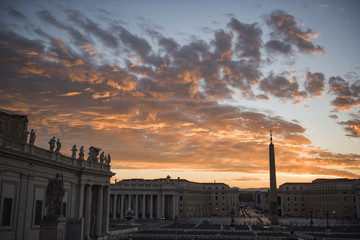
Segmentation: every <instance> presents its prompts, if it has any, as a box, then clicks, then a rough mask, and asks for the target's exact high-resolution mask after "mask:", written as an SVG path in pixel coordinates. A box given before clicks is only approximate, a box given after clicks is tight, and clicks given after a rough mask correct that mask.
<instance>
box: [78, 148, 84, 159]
mask: <svg viewBox="0 0 360 240" xmlns="http://www.w3.org/2000/svg"><path fill="white" fill-rule="evenodd" d="M84 156H85V154H84V147H83V146H81V148H80V152H79V160H85V159H84Z"/></svg>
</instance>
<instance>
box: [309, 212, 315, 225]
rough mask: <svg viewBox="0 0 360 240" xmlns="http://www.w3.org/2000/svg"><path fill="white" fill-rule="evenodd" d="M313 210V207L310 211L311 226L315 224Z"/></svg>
mask: <svg viewBox="0 0 360 240" xmlns="http://www.w3.org/2000/svg"><path fill="white" fill-rule="evenodd" d="M313 212H314V211H313V210H312V209H311V210H310V211H309V213H310V226H312V225H313V223H314V222H313V220H312V215H313Z"/></svg>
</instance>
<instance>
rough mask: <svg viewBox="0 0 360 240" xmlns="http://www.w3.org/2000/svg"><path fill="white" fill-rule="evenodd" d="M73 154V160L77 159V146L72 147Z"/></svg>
mask: <svg viewBox="0 0 360 240" xmlns="http://www.w3.org/2000/svg"><path fill="white" fill-rule="evenodd" d="M71 152H72V155H71V159H75V158H76V152H77V148H76V145H74V146H73V147H72V149H71Z"/></svg>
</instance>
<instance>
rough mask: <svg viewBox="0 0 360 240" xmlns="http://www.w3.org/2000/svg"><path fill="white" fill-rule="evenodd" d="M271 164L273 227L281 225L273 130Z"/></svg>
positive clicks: (271, 214)
mask: <svg viewBox="0 0 360 240" xmlns="http://www.w3.org/2000/svg"><path fill="white" fill-rule="evenodd" d="M269 162H270V220H271V224H272V225H279V217H278V210H277V207H278V201H277V188H276V172H275V150H274V144H273V143H272V130H270V145H269Z"/></svg>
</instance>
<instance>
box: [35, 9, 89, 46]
mask: <svg viewBox="0 0 360 240" xmlns="http://www.w3.org/2000/svg"><path fill="white" fill-rule="evenodd" d="M37 16H38V17H39V18H40V19H42V20H43V21H44V22H45V23H48V24H51V25H53V26H55V27H57V28H60V29H62V30H65V31H67V32H68V33H69V34H70V36H71V37H72V40H73V41H74V42H75V43H76V44H77V45H79V46H82V45H84V44H87V43H89V41H88V39H86V37H85V36H84V35H83V34H82V33H80V32H79V31H78V30H76V29H75V28H73V27H72V26H70V25H66V24H63V23H62V22H60V21H58V20H57V19H56V18H55V17H54V16H53V15H52V14H51V13H50V12H49V11H47V10H41V11H39V12H37ZM37 29H38V30H37V33H38V34H39V35H41V36H48V34H46V35H44V34H43V33H44V32H43V31H42V30H40V29H39V28H37Z"/></svg>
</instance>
